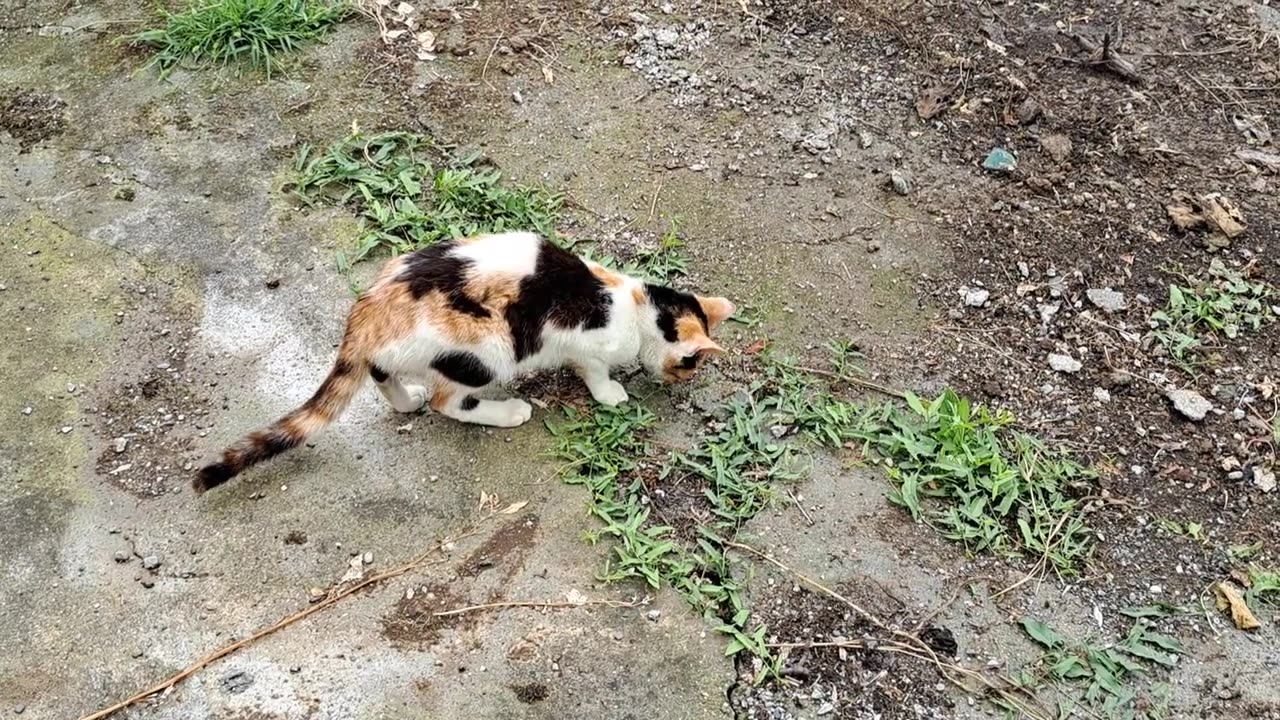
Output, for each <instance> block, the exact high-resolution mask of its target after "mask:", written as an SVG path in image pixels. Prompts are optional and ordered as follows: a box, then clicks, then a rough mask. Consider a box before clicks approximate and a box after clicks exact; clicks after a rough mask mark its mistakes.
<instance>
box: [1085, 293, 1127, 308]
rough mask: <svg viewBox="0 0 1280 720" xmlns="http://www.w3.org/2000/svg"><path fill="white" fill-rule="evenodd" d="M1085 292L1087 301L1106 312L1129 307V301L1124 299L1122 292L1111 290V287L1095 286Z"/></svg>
mask: <svg viewBox="0 0 1280 720" xmlns="http://www.w3.org/2000/svg"><path fill="white" fill-rule="evenodd" d="M1085 294H1086V295H1088V296H1089V302H1091V303H1093V304H1094V305H1096V306H1098V307H1099V308H1101V309H1103V310H1105V311H1106V312H1108V313H1115V312H1120V311H1121V310H1124V309H1126V308H1128V307H1129V303H1128V302H1127V301H1126V300H1125V297H1124V293H1122V292H1118V291H1116V290H1112V289H1111V288H1095V289H1092V290H1089V291H1088V292H1087V293H1085Z"/></svg>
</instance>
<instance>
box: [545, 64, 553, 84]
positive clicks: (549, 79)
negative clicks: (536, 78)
mask: <svg viewBox="0 0 1280 720" xmlns="http://www.w3.org/2000/svg"><path fill="white" fill-rule="evenodd" d="M542 79H543V80H546V81H547V84H548V85H550V84H552V83H554V82H555V81H556V74H555V71H553V70H552V69H551V66H550V65H543V66H542Z"/></svg>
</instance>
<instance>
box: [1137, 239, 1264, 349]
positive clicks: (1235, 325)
mask: <svg viewBox="0 0 1280 720" xmlns="http://www.w3.org/2000/svg"><path fill="white" fill-rule="evenodd" d="M1182 278H1183V280H1184V281H1185V282H1186V284H1185V285H1176V284H1174V285H1170V286H1169V303H1168V305H1166V306H1165V308H1164V309H1163V310H1157V311H1156V312H1154V313H1152V314H1151V318H1150V321H1149V323H1148V324H1149V325H1150V326H1151V337H1152V339H1153V340H1154V341H1155V343H1156V344H1158V345H1160V346H1162V347H1163V348H1165V350H1166V351H1167V352H1168V353H1169V356H1170V357H1172V358H1173V360H1174V362H1175V363H1177V364H1178V365H1179V366H1180V367H1182V368H1184V369H1186V370H1188V371H1191V370H1193V369H1194V368H1195V367H1196V366H1197V365H1199V364H1201V363H1202V362H1203V360H1202V358H1201V353H1202V351H1203V350H1204V349H1205V347H1206V346H1207V344H1212V343H1214V342H1217V340H1218V339H1220V338H1223V337H1225V338H1227V339H1235V338H1237V337H1239V336H1240V334H1241V333H1242V332H1245V331H1256V330H1258V329H1259V328H1261V327H1262V325H1263V324H1264V323H1267V322H1270V321H1272V320H1274V319H1275V318H1274V313H1273V312H1272V311H1271V309H1270V308H1268V307H1267V304H1266V300H1267V299H1268V298H1270V297H1271V296H1272V295H1273V292H1272V288H1271V286H1270V285H1268V284H1267V283H1266V282H1265V281H1262V280H1256V281H1251V280H1248V279H1246V278H1245V277H1243V276H1242V275H1241V274H1240V273H1239V272H1238V271H1236V270H1231V269H1229V268H1227V266H1226V265H1224V264H1223V263H1222V261H1221V260H1218V259H1214V260H1213V261H1212V262H1211V263H1210V264H1209V273H1208V277H1207V278H1206V279H1197V278H1193V277H1190V276H1187V275H1183V276H1182Z"/></svg>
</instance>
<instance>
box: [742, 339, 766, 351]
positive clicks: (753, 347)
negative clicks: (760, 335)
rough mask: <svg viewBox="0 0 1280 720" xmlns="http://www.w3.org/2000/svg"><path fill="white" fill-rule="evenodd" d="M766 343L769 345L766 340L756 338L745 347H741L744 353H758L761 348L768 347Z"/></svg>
mask: <svg viewBox="0 0 1280 720" xmlns="http://www.w3.org/2000/svg"><path fill="white" fill-rule="evenodd" d="M768 345H769V341H768V340H763V339H761V340H757V341H755V342H753V343H751V344H750V345H748V346H747V347H746V348H745V349H743V351H742V352H744V353H746V354H747V355H759V354H760V352H761V351H762V350H764V349H765V348H766V347H768Z"/></svg>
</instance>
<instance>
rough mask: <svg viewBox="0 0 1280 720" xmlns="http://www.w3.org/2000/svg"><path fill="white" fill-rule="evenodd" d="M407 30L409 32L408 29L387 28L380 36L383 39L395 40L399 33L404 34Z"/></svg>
mask: <svg viewBox="0 0 1280 720" xmlns="http://www.w3.org/2000/svg"><path fill="white" fill-rule="evenodd" d="M407 32H409V31H408V30H401V29H396V30H388V31H386V32H385V33H383V34H382V37H383V39H384V40H395V39H396V38H398V37H400V36H401V35H403V34H405V33H407Z"/></svg>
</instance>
